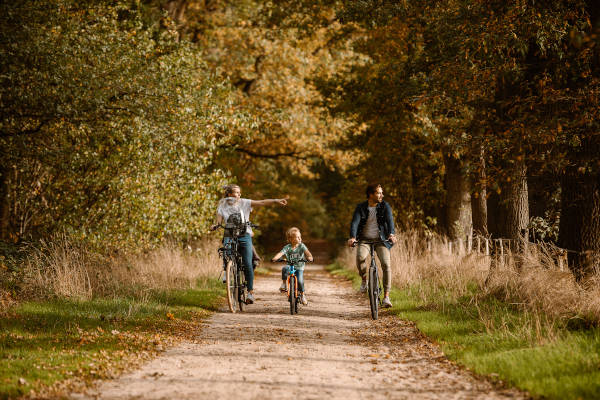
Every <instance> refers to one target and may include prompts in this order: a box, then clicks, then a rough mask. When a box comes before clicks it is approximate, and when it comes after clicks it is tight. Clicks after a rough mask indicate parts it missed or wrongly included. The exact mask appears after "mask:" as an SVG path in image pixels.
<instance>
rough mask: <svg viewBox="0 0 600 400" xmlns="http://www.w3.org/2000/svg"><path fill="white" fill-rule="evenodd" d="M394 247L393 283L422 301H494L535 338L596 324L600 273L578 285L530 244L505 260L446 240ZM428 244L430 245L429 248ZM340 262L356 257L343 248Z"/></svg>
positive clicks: (413, 238)
mask: <svg viewBox="0 0 600 400" xmlns="http://www.w3.org/2000/svg"><path fill="white" fill-rule="evenodd" d="M397 236H398V243H397V244H396V245H395V246H394V247H393V248H392V283H393V284H394V286H396V287H400V288H407V287H410V288H412V289H413V292H414V293H416V294H417V295H418V296H419V297H420V300H422V301H423V302H426V303H427V302H440V301H443V302H454V303H456V302H458V301H459V299H461V298H462V299H464V296H468V298H469V299H470V300H469V301H468V303H470V304H478V303H480V302H481V301H482V300H484V299H486V298H492V297H493V298H496V299H499V300H502V301H503V302H505V303H507V304H510V305H512V306H514V307H515V308H517V309H519V310H520V311H522V315H524V317H525V318H527V319H530V320H531V322H530V325H531V326H532V327H533V329H534V330H535V331H537V334H539V335H541V331H544V330H545V331H547V332H552V331H555V328H556V327H561V326H565V324H570V323H571V322H572V321H573V320H578V321H584V323H586V324H594V325H599V324H600V271H595V272H594V273H592V274H591V275H590V276H588V277H587V278H586V280H585V281H583V282H577V281H576V280H575V277H574V275H573V274H572V273H571V272H570V271H569V270H568V269H567V270H561V269H560V266H559V263H558V261H557V259H556V258H555V257H554V255H553V251H552V249H550V248H548V247H547V246H546V247H544V246H528V247H527V249H526V250H525V252H524V253H523V254H519V255H515V254H511V253H508V255H507V256H506V257H505V258H504V260H499V259H496V258H493V257H491V256H485V255H483V254H480V253H471V254H456V253H451V252H449V251H448V246H447V244H446V243H447V242H446V241H445V240H446V239H445V238H444V237H441V236H434V237H429V238H427V237H425V235H424V234H423V233H421V232H417V231H408V232H402V233H400V234H399V235H397ZM428 242H429V245H428V244H427V243H428ZM338 261H339V262H340V263H342V264H343V265H345V266H347V267H348V268H349V269H354V268H355V265H356V262H355V253H354V251H353V250H350V249H345V250H344V251H343V252H342V253H341V255H340V256H339V259H338ZM490 313H493V310H480V318H481V320H482V322H484V323H485V324H486V326H487V325H489V324H494V322H493V321H492V319H493V316H492V315H490Z"/></svg>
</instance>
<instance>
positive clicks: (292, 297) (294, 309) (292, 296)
mask: <svg viewBox="0 0 600 400" xmlns="http://www.w3.org/2000/svg"><path fill="white" fill-rule="evenodd" d="M277 262H280V263H286V264H288V265H289V266H290V272H289V274H288V277H287V280H286V288H287V294H288V301H289V302H290V314H292V315H294V314H298V304H299V303H301V297H300V294H299V293H298V277H297V276H296V265H298V264H299V263H301V262H304V263H308V262H310V261H308V260H305V259H303V258H302V259H297V260H277Z"/></svg>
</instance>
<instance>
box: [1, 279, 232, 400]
mask: <svg viewBox="0 0 600 400" xmlns="http://www.w3.org/2000/svg"><path fill="white" fill-rule="evenodd" d="M223 297H224V289H223V286H222V285H221V284H219V283H217V282H216V281H207V282H202V283H201V284H199V287H198V288H197V289H188V290H173V291H167V292H154V293H151V294H149V299H148V300H146V301H143V302H142V301H140V300H136V299H131V298H115V299H94V300H90V301H71V300H65V299H61V300H53V301H44V302H27V303H22V304H19V305H18V306H15V307H13V308H12V309H10V310H8V312H6V313H5V314H4V315H3V316H2V318H1V319H0V332H1V333H0V398H2V399H5V398H11V397H17V396H20V395H23V394H28V393H30V391H32V390H33V391H34V392H39V391H40V390H45V389H46V390H47V388H48V387H49V386H51V385H53V384H54V383H56V382H60V381H64V380H68V379H71V378H80V379H83V380H89V379H93V378H99V377H107V376H112V375H113V374H114V373H115V372H118V371H119V370H121V369H123V368H124V367H125V364H128V363H131V362H132V358H135V359H137V358H138V356H139V357H140V358H141V359H143V358H148V357H149V356H151V355H152V354H153V353H154V352H156V351H157V350H159V349H160V348H161V347H165V346H167V345H170V344H173V343H175V342H176V341H177V340H178V339H179V338H182V337H189V335H190V334H191V333H192V332H194V331H196V332H197V329H198V327H197V323H196V322H197V321H198V320H199V319H201V318H205V317H206V316H208V315H209V314H210V311H211V310H214V309H215V307H216V306H217V305H218V304H219V303H220V302H221V301H222V298H223ZM21 378H22V379H24V380H25V382H23V381H21V382H19V380H20V379H21Z"/></svg>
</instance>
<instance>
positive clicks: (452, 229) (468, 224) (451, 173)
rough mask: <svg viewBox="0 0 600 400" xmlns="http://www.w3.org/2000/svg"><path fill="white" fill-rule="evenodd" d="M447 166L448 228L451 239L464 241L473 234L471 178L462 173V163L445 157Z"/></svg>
mask: <svg viewBox="0 0 600 400" xmlns="http://www.w3.org/2000/svg"><path fill="white" fill-rule="evenodd" d="M444 164H445V166H446V226H447V229H448V236H449V237H450V239H452V240H454V239H458V238H462V239H464V238H465V237H466V235H468V234H470V233H471V230H472V228H473V220H472V214H471V188H470V185H469V178H468V177H467V176H466V174H465V173H464V172H463V171H462V168H461V162H460V160H457V159H455V158H452V157H446V156H445V157H444Z"/></svg>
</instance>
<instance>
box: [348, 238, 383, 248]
mask: <svg viewBox="0 0 600 400" xmlns="http://www.w3.org/2000/svg"><path fill="white" fill-rule="evenodd" d="M385 242H388V243H391V242H390V240H389V239H386V240H379V239H377V240H357V241H355V242H354V243H352V247H356V246H358V244H359V243H364V244H385Z"/></svg>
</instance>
